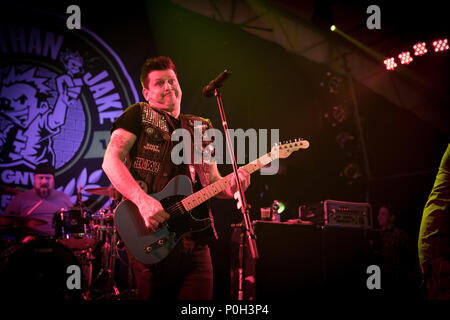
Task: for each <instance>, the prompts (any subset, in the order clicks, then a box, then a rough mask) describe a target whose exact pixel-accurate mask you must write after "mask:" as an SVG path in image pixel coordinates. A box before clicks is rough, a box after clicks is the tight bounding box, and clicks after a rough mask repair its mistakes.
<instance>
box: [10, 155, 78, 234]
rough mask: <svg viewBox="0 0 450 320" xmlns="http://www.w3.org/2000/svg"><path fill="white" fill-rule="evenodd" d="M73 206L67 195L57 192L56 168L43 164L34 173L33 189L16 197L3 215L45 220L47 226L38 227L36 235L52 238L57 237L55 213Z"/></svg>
mask: <svg viewBox="0 0 450 320" xmlns="http://www.w3.org/2000/svg"><path fill="white" fill-rule="evenodd" d="M72 205H73V204H72V201H71V200H70V197H69V196H68V195H67V194H65V193H64V192H60V191H57V190H55V168H54V167H53V166H52V165H50V164H48V163H42V164H38V165H37V166H36V169H35V171H34V183H33V189H31V190H28V191H26V192H23V193H20V194H18V195H17V196H15V197H14V198H13V199H12V200H11V202H10V203H9V205H8V207H6V209H5V211H4V212H3V214H4V215H17V216H24V217H29V218H36V219H40V220H44V221H45V222H46V224H43V225H40V226H37V227H36V228H35V230H34V231H36V233H35V235H36V236H42V237H51V236H54V235H55V228H54V226H53V218H54V216H55V213H56V212H58V210H60V209H65V210H68V209H69V208H71V207H72Z"/></svg>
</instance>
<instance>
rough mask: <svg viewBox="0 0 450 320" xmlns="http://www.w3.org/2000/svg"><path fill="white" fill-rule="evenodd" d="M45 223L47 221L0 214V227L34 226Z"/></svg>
mask: <svg viewBox="0 0 450 320" xmlns="http://www.w3.org/2000/svg"><path fill="white" fill-rule="evenodd" d="M44 224H47V221H45V220H41V219H36V218H30V217H23V216H13V215H4V214H3V215H0V226H1V227H2V228H20V229H22V228H32V229H33V228H36V227H39V226H42V225H44Z"/></svg>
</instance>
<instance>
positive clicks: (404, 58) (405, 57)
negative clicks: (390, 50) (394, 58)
mask: <svg viewBox="0 0 450 320" xmlns="http://www.w3.org/2000/svg"><path fill="white" fill-rule="evenodd" d="M398 58H399V59H400V63H401V64H409V63H410V62H411V61H413V58H411V54H410V53H409V51H406V52H402V53H400V54H399V55H398Z"/></svg>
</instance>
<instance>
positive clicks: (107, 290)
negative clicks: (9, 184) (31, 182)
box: [0, 187, 134, 300]
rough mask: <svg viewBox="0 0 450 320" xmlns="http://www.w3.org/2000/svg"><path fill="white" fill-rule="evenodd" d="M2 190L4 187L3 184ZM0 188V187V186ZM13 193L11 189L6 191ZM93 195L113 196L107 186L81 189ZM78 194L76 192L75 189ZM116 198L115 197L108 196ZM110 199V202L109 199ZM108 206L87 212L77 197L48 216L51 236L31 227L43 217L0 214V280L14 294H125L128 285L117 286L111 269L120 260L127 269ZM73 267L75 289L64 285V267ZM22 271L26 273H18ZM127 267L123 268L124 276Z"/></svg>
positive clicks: (129, 291)
mask: <svg viewBox="0 0 450 320" xmlns="http://www.w3.org/2000/svg"><path fill="white" fill-rule="evenodd" d="M3 189H4V188H3ZM2 191H3V192H5V190H2ZM6 191H9V192H11V193H12V192H13V191H15V190H12V191H11V190H6ZM85 191H86V192H89V193H91V194H95V195H103V196H108V197H111V198H113V197H116V195H117V192H116V191H115V190H114V188H112V187H101V188H92V189H85ZM79 192H80V191H79ZM113 199H114V200H116V199H115V198H113ZM112 203H114V202H112ZM113 216H114V213H113V212H112V208H111V207H109V208H107V209H100V210H98V211H96V212H91V211H89V209H88V208H86V207H84V206H83V204H82V203H81V201H80V202H79V203H78V204H77V205H76V206H74V207H72V208H70V209H69V210H65V209H61V210H58V211H57V212H56V213H55V214H54V219H53V226H54V228H55V234H54V236H51V237H42V236H40V235H39V234H38V233H36V230H35V228H36V227H38V226H42V225H43V224H45V223H46V221H44V220H40V219H36V218H31V217H24V216H15V215H0V235H1V249H2V251H3V252H1V251H0V282H3V284H5V283H6V284H7V283H8V282H9V284H10V285H11V286H10V287H8V288H11V289H12V291H11V294H13V291H14V290H16V291H17V290H19V289H18V288H20V287H21V286H20V285H18V284H22V285H23V286H22V288H25V290H21V291H20V292H16V293H17V294H18V295H20V296H23V294H24V291H25V292H27V293H35V294H38V295H39V294H40V293H38V292H42V291H43V290H44V291H45V292H46V293H51V294H50V295H51V296H53V295H58V296H59V297H62V298H63V299H64V300H67V299H81V300H101V299H108V300H110V299H117V300H118V299H123V298H124V297H128V298H130V296H131V295H132V294H133V293H134V290H132V289H131V288H130V287H129V283H128V284H127V285H124V286H123V287H124V289H123V290H122V288H121V290H119V289H118V285H117V283H116V278H118V275H117V272H116V268H117V266H118V265H119V264H120V263H122V264H124V265H126V266H127V267H128V264H127V262H126V261H124V260H126V254H125V249H124V246H123V243H122V242H121V241H120V238H119V235H118V233H117V230H116V227H115V225H114V220H113ZM71 265H76V266H78V267H79V269H80V270H81V278H82V280H81V282H82V285H81V288H80V290H72V289H70V288H68V285H67V281H68V280H67V279H68V276H69V274H68V273H67V270H68V269H67V268H68V267H69V266H71ZM24 274H26V275H27V276H26V277H24ZM129 274H130V269H129V268H128V275H129ZM38 290H39V291H38Z"/></svg>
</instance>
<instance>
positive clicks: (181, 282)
mask: <svg viewBox="0 0 450 320" xmlns="http://www.w3.org/2000/svg"><path fill="white" fill-rule="evenodd" d="M128 256H129V261H130V264H131V267H132V271H133V274H134V279H135V285H136V290H137V295H136V298H137V299H138V300H154V299H171V300H176V299H178V300H211V299H212V293H213V269H212V263H211V255H210V252H209V247H208V246H207V245H206V244H199V243H196V242H195V241H194V240H193V239H192V237H191V236H190V235H189V234H188V235H185V236H184V237H183V238H182V239H181V240H180V242H179V243H178V244H177V245H176V246H175V248H174V249H173V251H172V252H171V253H170V254H169V256H167V257H166V258H165V259H164V260H162V261H161V262H160V263H158V264H156V265H151V266H149V265H145V264H142V263H140V262H139V261H137V260H136V259H134V257H132V256H131V254H128Z"/></svg>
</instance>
